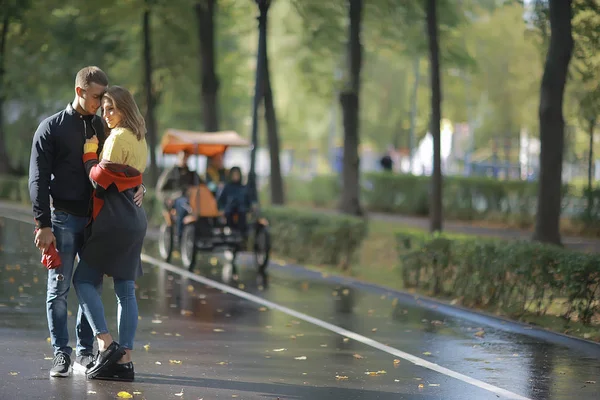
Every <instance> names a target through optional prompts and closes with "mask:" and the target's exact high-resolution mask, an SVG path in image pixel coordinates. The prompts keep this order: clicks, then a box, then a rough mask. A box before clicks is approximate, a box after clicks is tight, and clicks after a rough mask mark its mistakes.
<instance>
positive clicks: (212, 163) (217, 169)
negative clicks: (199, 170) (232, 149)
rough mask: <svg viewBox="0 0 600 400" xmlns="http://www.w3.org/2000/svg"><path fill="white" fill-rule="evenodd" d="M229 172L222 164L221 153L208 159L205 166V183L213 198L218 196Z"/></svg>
mask: <svg viewBox="0 0 600 400" xmlns="http://www.w3.org/2000/svg"><path fill="white" fill-rule="evenodd" d="M228 174H229V172H228V171H227V170H226V169H225V167H224V166H223V154H222V153H221V154H217V155H214V156H212V157H210V158H209V159H208V166H207V168H206V184H207V185H208V188H209V189H210V191H211V192H212V193H213V195H214V196H215V198H218V197H219V194H220V192H221V190H223V187H224V186H225V182H226V180H227V175H228Z"/></svg>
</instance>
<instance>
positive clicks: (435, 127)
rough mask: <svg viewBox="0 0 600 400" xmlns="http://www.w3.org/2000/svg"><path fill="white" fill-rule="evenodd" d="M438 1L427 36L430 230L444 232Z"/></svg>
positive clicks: (431, 8)
mask: <svg viewBox="0 0 600 400" xmlns="http://www.w3.org/2000/svg"><path fill="white" fill-rule="evenodd" d="M436 8H437V5H436V0H427V8H426V13H427V36H428V38H429V70H430V72H429V77H430V80H431V122H430V124H431V125H430V126H431V136H432V138H433V176H432V179H431V194H430V196H431V197H430V207H429V230H430V231H431V232H436V231H441V230H442V158H441V132H440V120H441V119H442V91H441V85H440V59H439V54H440V51H439V45H438V21H437V9H436Z"/></svg>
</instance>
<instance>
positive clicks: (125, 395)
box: [117, 392, 133, 399]
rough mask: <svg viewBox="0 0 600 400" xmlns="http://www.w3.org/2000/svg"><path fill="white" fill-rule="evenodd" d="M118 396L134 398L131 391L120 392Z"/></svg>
mask: <svg viewBox="0 0 600 400" xmlns="http://www.w3.org/2000/svg"><path fill="white" fill-rule="evenodd" d="M117 397H118V398H120V399H133V395H132V394H131V393H129V392H119V393H117Z"/></svg>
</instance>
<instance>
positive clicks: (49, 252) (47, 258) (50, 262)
mask: <svg viewBox="0 0 600 400" xmlns="http://www.w3.org/2000/svg"><path fill="white" fill-rule="evenodd" d="M37 231H38V229H36V230H35V231H34V233H37ZM41 261H42V264H44V267H46V268H48V269H56V268H58V267H60V266H61V265H62V260H61V259H60V254H58V250H56V247H55V246H54V243H50V246H48V248H47V249H46V250H44V251H43V252H42V260H41Z"/></svg>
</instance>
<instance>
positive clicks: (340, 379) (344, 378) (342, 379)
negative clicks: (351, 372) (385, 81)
mask: <svg viewBox="0 0 600 400" xmlns="http://www.w3.org/2000/svg"><path fill="white" fill-rule="evenodd" d="M335 379H337V380H338V381H347V380H348V377H347V376H342V375H336V376H335Z"/></svg>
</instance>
